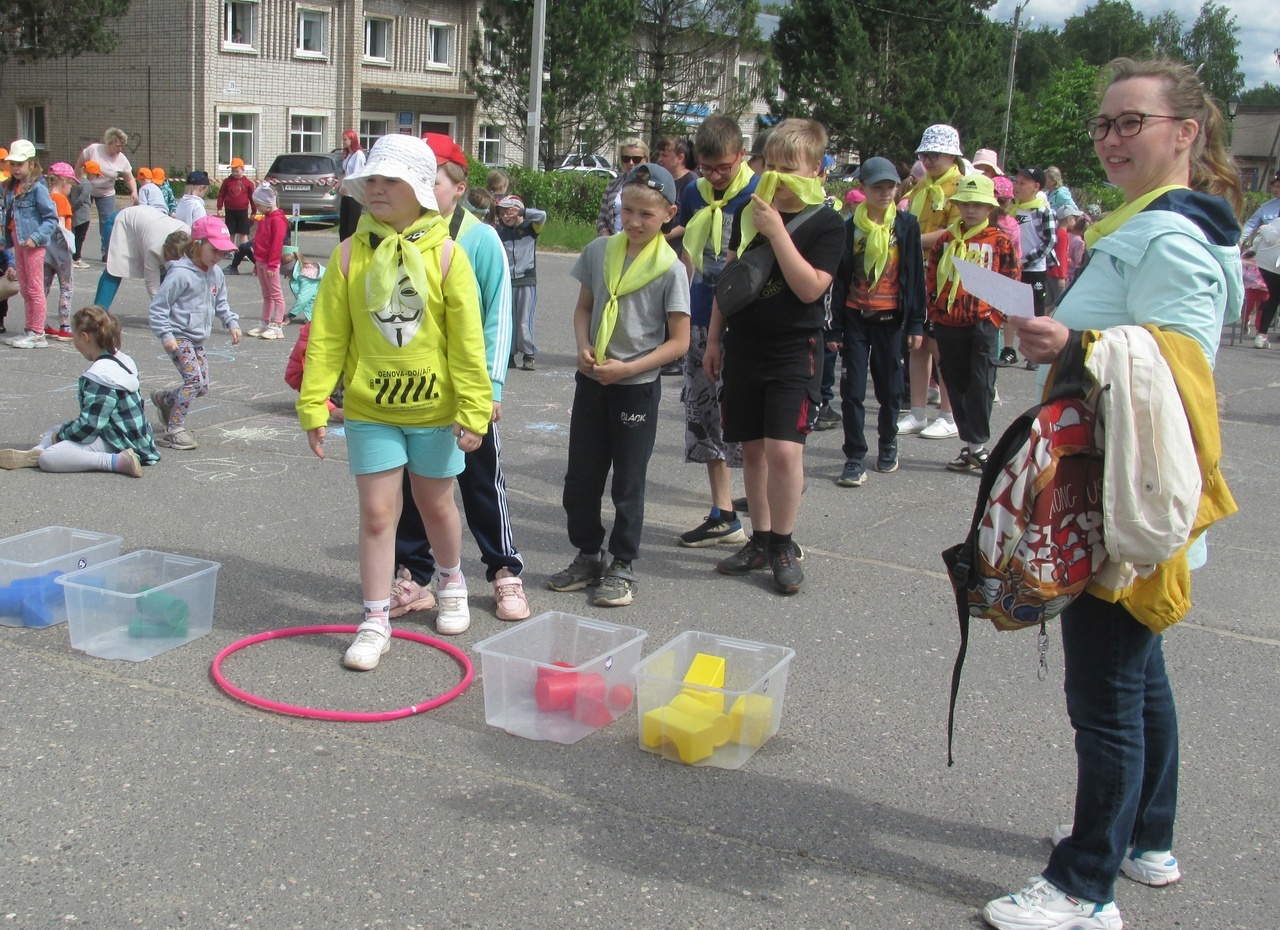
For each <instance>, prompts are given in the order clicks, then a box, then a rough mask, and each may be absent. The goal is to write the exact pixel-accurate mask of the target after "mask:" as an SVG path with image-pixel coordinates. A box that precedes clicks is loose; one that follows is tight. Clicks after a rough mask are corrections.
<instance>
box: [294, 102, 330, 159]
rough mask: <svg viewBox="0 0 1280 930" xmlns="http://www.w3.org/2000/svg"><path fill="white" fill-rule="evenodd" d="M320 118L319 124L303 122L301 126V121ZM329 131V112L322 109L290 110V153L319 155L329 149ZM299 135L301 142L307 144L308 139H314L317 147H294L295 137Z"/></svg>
mask: <svg viewBox="0 0 1280 930" xmlns="http://www.w3.org/2000/svg"><path fill="white" fill-rule="evenodd" d="M300 120H301V121H305V120H319V121H320V122H319V125H318V126H316V125H314V124H312V125H310V126H308V125H307V124H306V123H305V122H304V123H302V128H298V127H299V121H300ZM328 132H329V114H328V113H326V112H324V111H321V110H290V111H289V148H288V151H289V154H290V155H318V154H322V153H324V152H327V151H329V142H328V138H329V136H328ZM295 137H297V139H298V140H299V142H300V143H303V144H305V143H306V142H307V140H312V142H313V144H314V145H315V148H294V138H295Z"/></svg>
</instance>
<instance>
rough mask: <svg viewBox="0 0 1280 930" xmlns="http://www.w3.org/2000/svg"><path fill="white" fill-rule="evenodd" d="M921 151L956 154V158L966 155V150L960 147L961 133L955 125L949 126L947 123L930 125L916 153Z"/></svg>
mask: <svg viewBox="0 0 1280 930" xmlns="http://www.w3.org/2000/svg"><path fill="white" fill-rule="evenodd" d="M921 152H937V153H939V154H940V155H954V156H955V157H956V158H961V157H963V156H964V152H963V151H961V149H960V133H959V132H958V131H957V130H956V128H955V127H954V126H948V125H947V124H946V123H937V124H935V125H933V126H930V127H929V128H928V129H926V130H925V131H924V135H923V136H921V137H920V144H919V145H918V146H917V147H916V154H917V155H919V154H920V153H921Z"/></svg>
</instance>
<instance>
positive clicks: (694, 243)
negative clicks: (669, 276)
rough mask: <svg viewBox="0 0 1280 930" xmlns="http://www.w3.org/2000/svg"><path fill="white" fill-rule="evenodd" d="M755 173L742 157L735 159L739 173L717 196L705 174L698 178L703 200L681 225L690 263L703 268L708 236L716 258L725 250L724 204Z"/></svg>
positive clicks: (748, 181)
mask: <svg viewBox="0 0 1280 930" xmlns="http://www.w3.org/2000/svg"><path fill="white" fill-rule="evenodd" d="M754 177H755V173H754V172H753V171H752V170H751V169H750V168H748V167H747V163H746V161H745V160H743V161H741V162H739V163H738V173H737V174H735V175H734V176H733V180H732V181H730V182H729V186H728V187H726V188H725V189H724V193H722V194H720V195H719V196H718V197H717V196H716V191H715V188H713V187H712V186H711V182H710V181H708V180H707V179H706V178H698V181H697V184H698V193H699V194H701V195H702V199H703V200H704V201H705V202H706V206H705V207H702V208H701V209H699V210H698V211H697V212H696V213H694V214H693V216H691V217H689V222H688V223H686V224H685V227H684V250H685V251H686V252H688V253H689V258H690V260H691V261H692V262H693V267H694V268H696V269H698V271H701V270H702V253H703V251H704V250H705V249H706V246H707V239H710V240H711V251H712V254H714V255H715V256H716V258H719V257H720V256H721V255H723V254H724V245H725V238H724V207H725V204H727V203H728V202H729V201H730V200H732V199H733V198H734V197H737V196H738V195H739V194H741V193H742V192H743V191H744V190H746V187H747V185H748V184H750V183H751V179H752V178H754Z"/></svg>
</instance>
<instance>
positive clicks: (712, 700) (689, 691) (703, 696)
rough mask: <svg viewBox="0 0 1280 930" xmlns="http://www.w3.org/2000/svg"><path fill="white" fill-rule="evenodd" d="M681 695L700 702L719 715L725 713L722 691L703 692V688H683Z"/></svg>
mask: <svg viewBox="0 0 1280 930" xmlns="http://www.w3.org/2000/svg"><path fill="white" fill-rule="evenodd" d="M680 693H681V694H683V695H684V696H685V697H688V698H692V699H693V700H695V701H699V702H701V703H703V704H705V705H706V706H707V707H709V708H710V709H711V710H713V711H715V712H716V713H717V714H723V713H724V694H723V692H720V691H703V690H702V689H701V688H681V689H680Z"/></svg>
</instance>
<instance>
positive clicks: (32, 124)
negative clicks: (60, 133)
mask: <svg viewBox="0 0 1280 930" xmlns="http://www.w3.org/2000/svg"><path fill="white" fill-rule="evenodd" d="M22 138H24V139H26V140H27V141H28V142H30V143H31V144H32V145H34V146H35V147H36V148H37V149H44V148H46V147H47V146H48V143H49V137H48V136H47V135H46V134H45V111H44V104H32V105H28V106H25V107H23V108H22Z"/></svg>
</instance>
